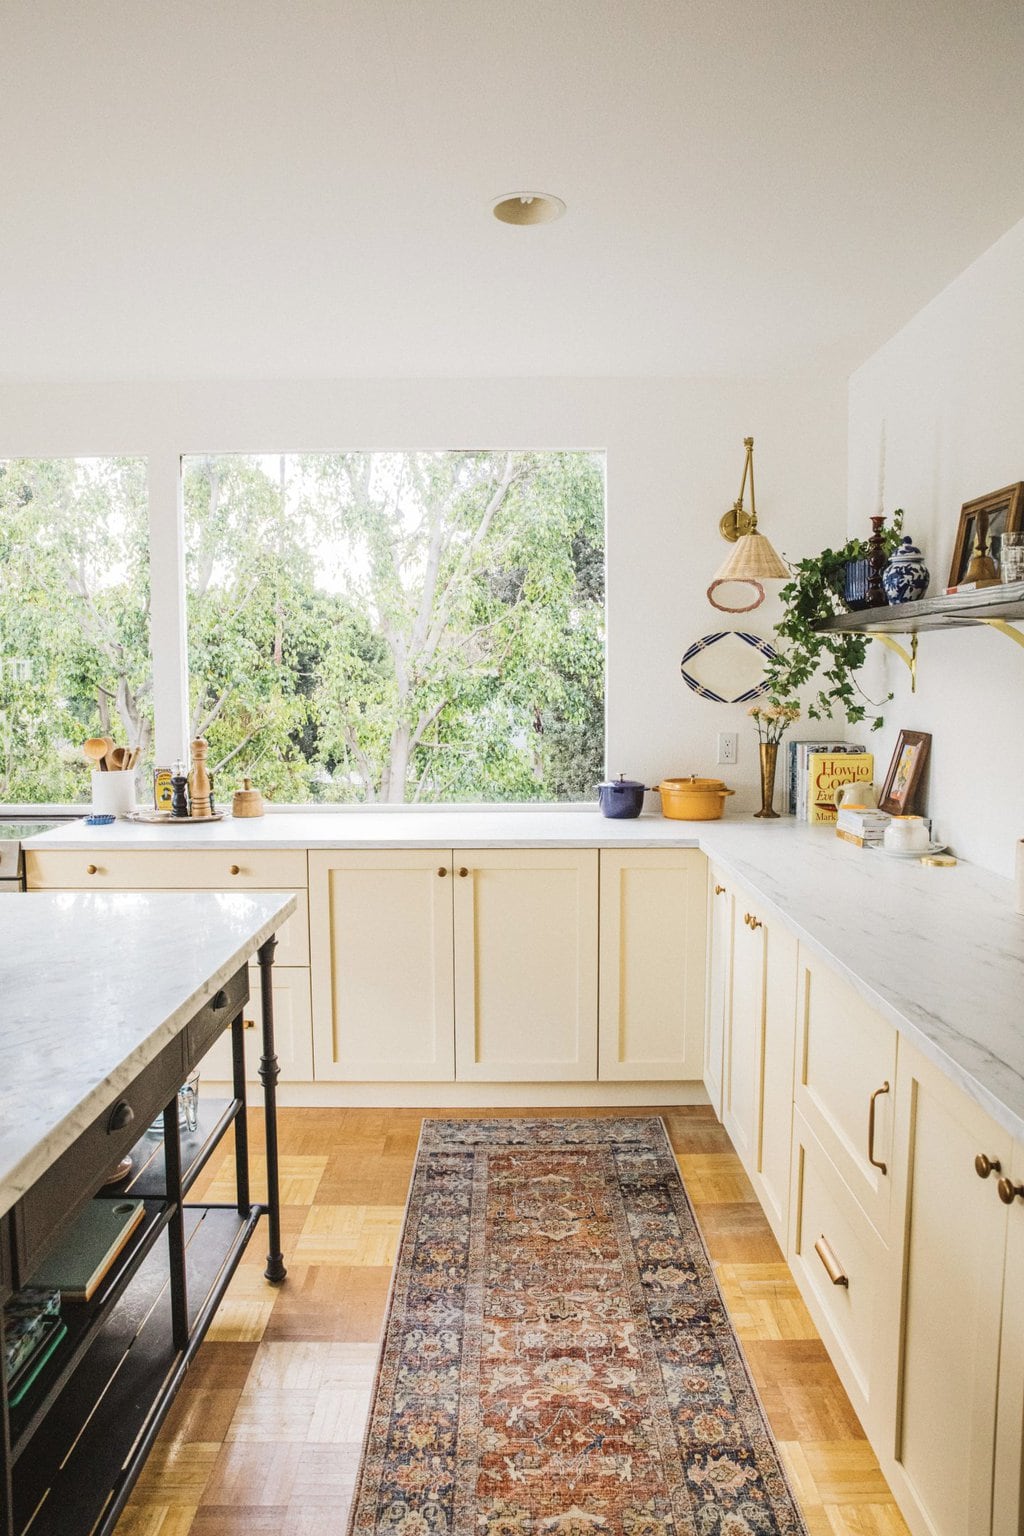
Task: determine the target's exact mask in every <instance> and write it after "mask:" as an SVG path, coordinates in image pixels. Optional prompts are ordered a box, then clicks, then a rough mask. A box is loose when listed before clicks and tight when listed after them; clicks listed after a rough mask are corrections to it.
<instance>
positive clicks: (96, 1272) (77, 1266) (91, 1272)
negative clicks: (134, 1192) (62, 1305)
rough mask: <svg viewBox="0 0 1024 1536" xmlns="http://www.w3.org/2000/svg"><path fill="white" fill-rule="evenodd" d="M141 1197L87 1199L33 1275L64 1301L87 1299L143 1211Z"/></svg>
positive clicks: (133, 1229) (38, 1281) (39, 1282)
mask: <svg viewBox="0 0 1024 1536" xmlns="http://www.w3.org/2000/svg"><path fill="white" fill-rule="evenodd" d="M145 1210H146V1207H145V1206H144V1205H143V1203H142V1201H141V1200H104V1199H101V1198H97V1199H95V1200H90V1201H89V1204H88V1205H87V1206H86V1207H85V1210H84V1211H82V1213H81V1215H80V1216H78V1217H77V1219H76V1220H75V1221H74V1222H73V1223H72V1225H71V1226H70V1227H69V1228H68V1230H67V1232H66V1233H65V1235H64V1237H63V1238H62V1239H61V1241H60V1243H59V1244H58V1245H57V1247H56V1248H55V1249H54V1250H53V1252H52V1253H51V1254H49V1255H48V1257H47V1258H46V1259H44V1260H43V1263H42V1264H41V1265H40V1267H39V1269H38V1270H37V1271H36V1273H35V1275H34V1276H33V1280H34V1282H35V1284H36V1285H53V1286H59V1287H60V1293H61V1296H62V1297H63V1299H64V1300H65V1301H89V1300H90V1299H91V1297H92V1296H93V1294H94V1293H95V1291H96V1288H97V1286H98V1285H99V1283H100V1281H101V1280H102V1279H103V1277H104V1275H105V1274H106V1273H107V1270H108V1269H109V1268H110V1266H111V1265H112V1264H113V1262H114V1260H115V1259H116V1258H117V1256H118V1254H119V1253H120V1252H121V1249H122V1248H123V1247H124V1245H125V1243H127V1241H128V1239H129V1238H130V1237H131V1235H132V1233H133V1232H134V1231H135V1228H136V1227H137V1226H138V1225H139V1222H140V1221H141V1220H142V1218H143V1216H144V1214H145Z"/></svg>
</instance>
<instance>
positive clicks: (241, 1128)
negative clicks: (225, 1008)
mask: <svg viewBox="0 0 1024 1536" xmlns="http://www.w3.org/2000/svg"><path fill="white" fill-rule="evenodd" d="M244 1029H245V1021H244V1019H243V1017H242V1015H241V1014H239V1015H238V1016H237V1018H234V1019H232V1021H231V1073H232V1085H231V1086H232V1093H233V1094H234V1097H235V1098H236V1099H237V1100H239V1102H240V1103H241V1106H242V1107H241V1109H240V1110H239V1112H238V1114H237V1115H236V1116H235V1191H236V1196H235V1198H236V1203H237V1207H238V1214H239V1216H248V1214H249V1212H250V1210H251V1209H252V1203H251V1200H250V1198H249V1125H248V1122H247V1120H246V1118H245V1116H246V1112H247V1104H246V1094H245V1035H244V1034H243V1030H244Z"/></svg>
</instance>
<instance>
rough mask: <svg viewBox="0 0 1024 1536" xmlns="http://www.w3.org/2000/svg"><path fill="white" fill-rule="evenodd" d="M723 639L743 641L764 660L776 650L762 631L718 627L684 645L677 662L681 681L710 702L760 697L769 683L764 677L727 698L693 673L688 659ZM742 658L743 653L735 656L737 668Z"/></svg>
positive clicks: (734, 702) (739, 700)
mask: <svg viewBox="0 0 1024 1536" xmlns="http://www.w3.org/2000/svg"><path fill="white" fill-rule="evenodd" d="M722 640H728V641H730V642H736V641H739V642H742V644H743V645H745V646H749V647H750V648H751V650H752V651H753V652H754V653H755V654H756V655H760V656H762V657H764V659H765V660H766V661H771V660H773V659H774V657H775V654H776V652H775V648H774V647H773V646H772V645H770V644H769V642H768V641H767V640H766V639H765V638H764V636H763V635H752V634H750V633H749V632H748V631H747V630H744V629H720V630H718V631H717V633H715V634H712V635H702V636H701V638H700V639H699V640H695V641H694V642H693V644H692V645H691V646H690V647H689V648H688V649H687V651H686V652H685V654H684V655H683V659H682V661H681V662H680V663H679V670H680V672H681V673H682V675H683V682H684V683H685V684H686V686H687V688H692V689H693V691H694V693H696V694H697V695H698V696H699V697H700V698H702V699H707V700H708V701H709V702H710V703H712V704H749V703H750V702H751V701H752V700H754V699H759V698H760V697H761V695H762V694H764V693H766V692H767V691H768V684H767V682H766V681H765V679H764V678H761V679H760V681H758V682H756V683H754V684H752V685H751V686H750V687H748V688H745V689H744V690H743V692H742V693H737V694H735V695H734V696H733V697H732V698H727V697H726V695H725V694H724V693H720V692H718V691H717V689H715V688H712V687H711V686H710V684H709V683H706V682H702V681H701V679H700V678H699V677H697V676H696V675H695V669H694V668H693V667H691V665H690V663H691V662H693V661H694V660H695V659H696V658H698V657H700V656H703V655H704V654H705V653H706V652H707V651H709V650H710V649H711V647H712V646H715V645H718V644H719V642H720V641H722ZM750 659H752V658H750ZM742 661H743V658H742V656H741V657H739V658H738V659H737V662H736V668H737V670H741V669H742ZM730 670H731V669H730ZM718 686H719V688H720V687H721V686H722V684H721V683H719V685H718Z"/></svg>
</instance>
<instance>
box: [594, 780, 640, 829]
mask: <svg viewBox="0 0 1024 1536" xmlns="http://www.w3.org/2000/svg"><path fill="white" fill-rule="evenodd" d="M646 791H647V785H646V784H641V783H640V781H639V779H627V778H626V776H625V775H624V774H621V773H620V774H619V776H618V778H617V779H606V780H605V781H604V783H602V784H599V785H598V786H597V799H598V804H599V805H600V807H601V815H602V816H610V817H611V818H612V820H614V821H624V820H626V818H627V817H630V816H639V815H640V812H641V811H642V810H643V808H644V795H645V793H646Z"/></svg>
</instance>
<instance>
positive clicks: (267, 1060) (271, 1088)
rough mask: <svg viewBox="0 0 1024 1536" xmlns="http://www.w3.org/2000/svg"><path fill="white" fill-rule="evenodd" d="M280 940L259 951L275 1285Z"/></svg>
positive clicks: (280, 1265)
mask: <svg viewBox="0 0 1024 1536" xmlns="http://www.w3.org/2000/svg"><path fill="white" fill-rule="evenodd" d="M276 948H277V939H276V938H273V937H271V938H269V939H268V940H267V942H266V943H265V944H261V945H260V947H259V950H258V951H257V958H258V960H259V964H260V1000H261V1002H262V1004H263V1055H262V1057H261V1058H260V1082H261V1083H262V1084H263V1113H264V1116H265V1120H266V1138H267V1224H268V1229H269V1230H268V1249H267V1267H266V1269H265V1270H264V1271H263V1273H264V1274H265V1275H266V1277H267V1279H268V1280H272V1281H274V1282H275V1284H276V1283H277V1282H279V1281H281V1280H283V1279H284V1277H285V1275H286V1274H287V1270H286V1269H285V1267H284V1254H283V1253H282V1251H281V1199H280V1193H279V1189H278V1170H277V1079H278V1077H279V1076H280V1068H279V1067H278V1064H277V1051H276V1047H275V1045H274V992H273V976H274V971H273V966H274V950H275V949H276Z"/></svg>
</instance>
